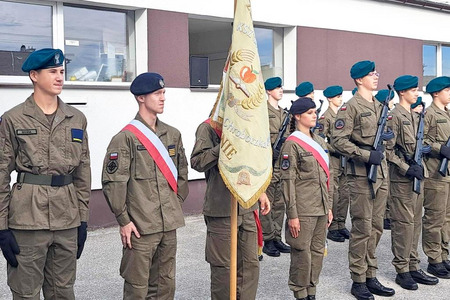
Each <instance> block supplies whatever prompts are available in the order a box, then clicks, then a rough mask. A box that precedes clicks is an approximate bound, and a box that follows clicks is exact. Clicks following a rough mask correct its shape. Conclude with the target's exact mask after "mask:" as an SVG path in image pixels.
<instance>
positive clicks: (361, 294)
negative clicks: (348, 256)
mask: <svg viewBox="0 0 450 300" xmlns="http://www.w3.org/2000/svg"><path fill="white" fill-rule="evenodd" d="M351 292H352V295H353V296H355V297H356V299H358V300H374V299H375V297H374V296H373V295H372V293H371V292H370V291H369V290H368V289H367V285H366V284H365V283H364V282H361V283H360V282H353V284H352V291H351Z"/></svg>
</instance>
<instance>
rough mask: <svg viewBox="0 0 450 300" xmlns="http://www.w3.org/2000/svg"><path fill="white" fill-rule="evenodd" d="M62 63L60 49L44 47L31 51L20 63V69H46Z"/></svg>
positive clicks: (26, 70)
mask: <svg viewBox="0 0 450 300" xmlns="http://www.w3.org/2000/svg"><path fill="white" fill-rule="evenodd" d="M62 65H64V54H63V53H62V51H61V50H60V49H52V48H44V49H40V50H36V51H34V52H32V53H31V54H30V55H29V56H28V57H27V59H26V60H25V62H24V63H23V65H22V71H24V72H30V71H31V70H40V69H48V68H54V67H61V66H62Z"/></svg>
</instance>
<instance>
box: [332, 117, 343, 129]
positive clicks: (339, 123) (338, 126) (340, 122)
mask: <svg viewBox="0 0 450 300" xmlns="http://www.w3.org/2000/svg"><path fill="white" fill-rule="evenodd" d="M344 126H345V121H344V120H343V119H337V120H336V122H335V123H334V128H336V129H342V128H344Z"/></svg>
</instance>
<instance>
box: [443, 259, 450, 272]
mask: <svg viewBox="0 0 450 300" xmlns="http://www.w3.org/2000/svg"><path fill="white" fill-rule="evenodd" d="M442 264H443V265H444V267H445V268H446V269H447V271H450V261H449V260H448V259H446V260H443V261H442Z"/></svg>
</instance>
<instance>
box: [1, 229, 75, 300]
mask: <svg viewBox="0 0 450 300" xmlns="http://www.w3.org/2000/svg"><path fill="white" fill-rule="evenodd" d="M12 232H13V234H14V236H15V238H16V241H17V244H18V245H19V249H20V254H18V255H16V258H17V262H18V263H19V265H18V266H17V268H13V267H11V266H10V265H9V264H8V285H9V287H10V288H11V291H12V295H13V299H32V300H35V299H36V300H39V299H40V291H41V288H42V290H43V293H44V298H45V299H58V300H59V299H75V295H74V291H73V285H74V283H75V277H76V266H77V228H72V229H66V230H58V231H50V230H15V229H13V230H12Z"/></svg>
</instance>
